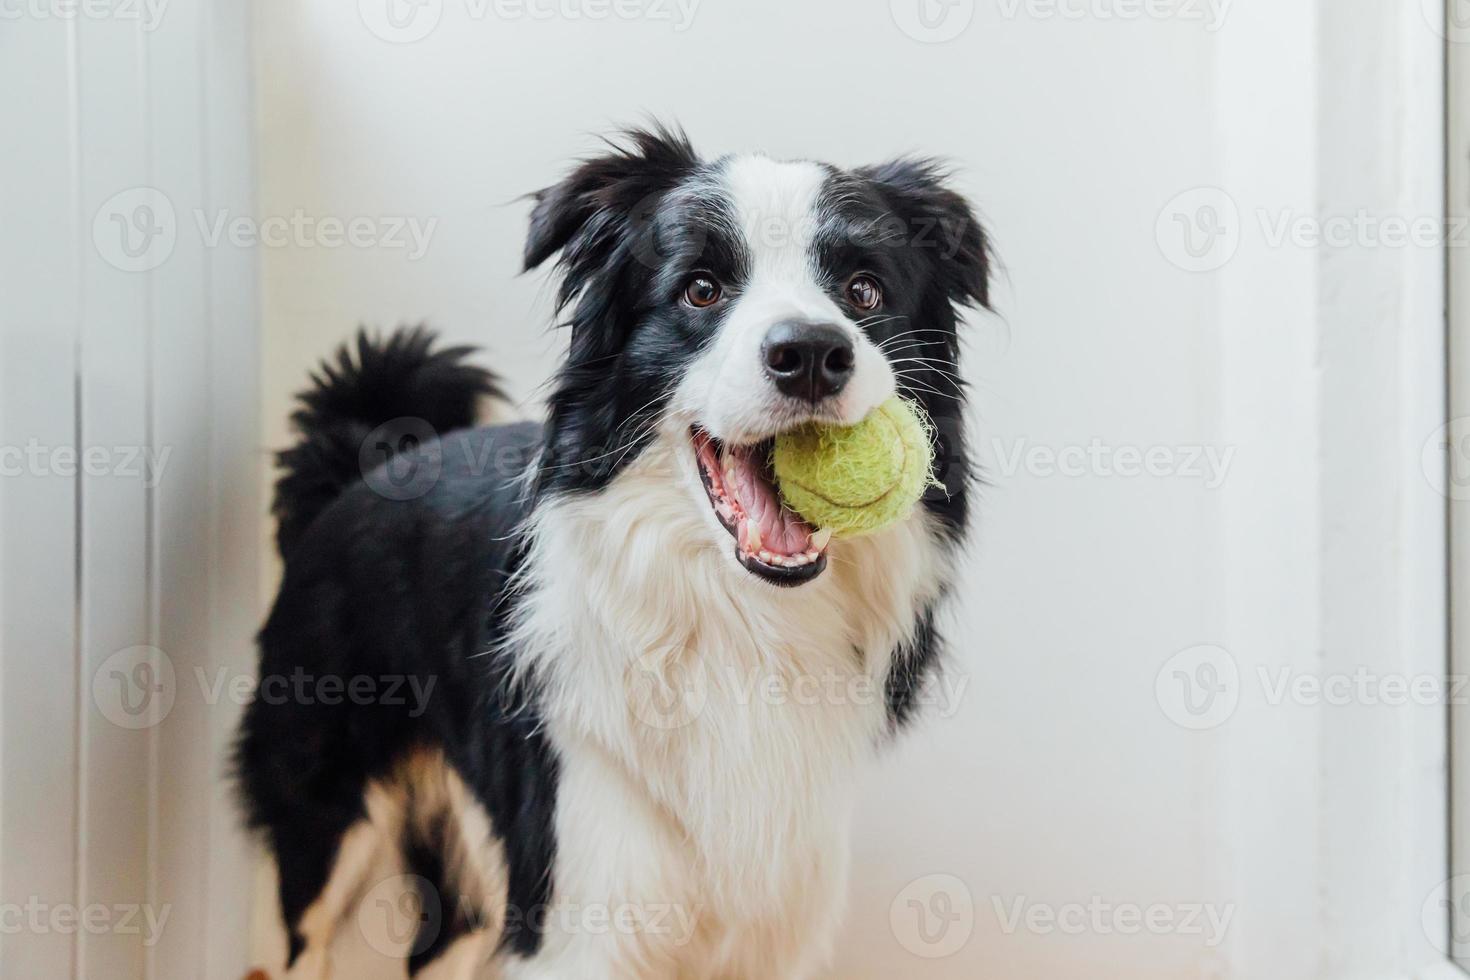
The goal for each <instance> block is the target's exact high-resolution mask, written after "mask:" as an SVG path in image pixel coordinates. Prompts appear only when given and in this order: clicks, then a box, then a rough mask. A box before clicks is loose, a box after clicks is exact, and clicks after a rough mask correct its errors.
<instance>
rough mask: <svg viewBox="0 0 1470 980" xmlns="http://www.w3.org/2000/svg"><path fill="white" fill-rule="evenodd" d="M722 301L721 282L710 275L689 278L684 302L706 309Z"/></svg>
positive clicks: (685, 288)
mask: <svg viewBox="0 0 1470 980" xmlns="http://www.w3.org/2000/svg"><path fill="white" fill-rule="evenodd" d="M719 301H720V284H719V283H717V282H715V281H714V279H712V278H710V277H709V276H705V275H699V276H695V277H694V278H693V279H690V280H689V283H688V285H686V286H685V287H684V302H686V303H688V304H689V305H690V306H694V307H698V308H699V309H704V308H705V307H706V306H714V305H715V304H716V303H718V302H719Z"/></svg>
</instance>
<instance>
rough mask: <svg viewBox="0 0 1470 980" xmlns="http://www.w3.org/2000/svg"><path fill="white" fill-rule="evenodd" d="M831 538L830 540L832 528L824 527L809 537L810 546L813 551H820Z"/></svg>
mask: <svg viewBox="0 0 1470 980" xmlns="http://www.w3.org/2000/svg"><path fill="white" fill-rule="evenodd" d="M831 540H832V529H831V528H830V527H824V528H822V529H821V530H820V531H816V532H814V533H813V534H812V538H811V542H810V544H811V546H812V550H813V551H817V552H821V551H822V550H823V549H824V548H826V547H827V545H828V543H830V542H831Z"/></svg>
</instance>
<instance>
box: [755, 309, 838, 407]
mask: <svg viewBox="0 0 1470 980" xmlns="http://www.w3.org/2000/svg"><path fill="white" fill-rule="evenodd" d="M761 360H762V362H763V363H764V364H765V368H766V374H767V375H768V376H769V377H770V379H771V380H772V381H773V382H775V385H776V389H777V390H778V391H780V392H781V393H782V394H783V395H790V396H791V397H792V398H803V399H805V400H807V401H809V402H819V401H821V400H822V399H823V398H830V397H831V396H833V395H835V394H837V393H838V392H840V391H841V390H842V389H843V388H844V387H845V386H846V385H847V379H848V378H851V377H852V368H853V351H852V341H851V340H850V339H848V334H847V332H846V331H845V330H843V329H842V328H841V327H839V326H837V325H836V324H832V323H808V322H806V321H802V320H786V321H784V322H782V323H778V324H776V325H775V326H774V327H772V328H771V332H770V333H768V334H766V342H765V344H764V345H762V347H761Z"/></svg>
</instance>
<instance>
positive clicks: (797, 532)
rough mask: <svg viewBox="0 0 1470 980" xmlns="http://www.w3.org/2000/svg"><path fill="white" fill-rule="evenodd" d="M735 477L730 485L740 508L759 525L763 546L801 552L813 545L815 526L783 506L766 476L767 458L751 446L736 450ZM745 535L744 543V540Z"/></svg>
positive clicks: (774, 551)
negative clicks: (752, 449) (812, 526)
mask: <svg viewBox="0 0 1470 980" xmlns="http://www.w3.org/2000/svg"><path fill="white" fill-rule="evenodd" d="M732 461H733V462H734V464H735V465H734V474H733V479H731V480H730V481H729V484H730V486H729V489H730V491H731V492H732V493H733V495H734V497H735V499H736V500H737V501H738V502H739V503H740V509H741V510H743V511H745V514H746V516H747V517H748V518H749V519H750V520H752V521H754V522H755V525H756V527H757V528H759V529H760V536H761V541H760V547H761V548H764V549H765V550H766V551H769V552H771V553H772V554H778V555H799V554H801V553H802V552H804V551H806V550H807V548H808V547H809V546H810V545H809V542H810V541H811V536H812V529H811V526H810V525H808V524H807V523H806V522H805V521H803V520H802V519H801V518H800V517H797V516H796V515H795V514H793V513H792V512H791V511H789V510H787V509H786V508H785V507H783V506H781V498H780V497H779V496H778V495H777V493H776V488H775V487H774V486H773V485H772V484H771V482H770V481H769V480H767V479H766V477H765V473H764V470H765V466H764V460H762V459H760V458H759V457H758V456H757V455H756V454H754V453H752V452H750V451H748V450H743V449H742V450H734V451H733V453H732ZM744 543H745V541H744V538H743V537H742V539H741V544H744Z"/></svg>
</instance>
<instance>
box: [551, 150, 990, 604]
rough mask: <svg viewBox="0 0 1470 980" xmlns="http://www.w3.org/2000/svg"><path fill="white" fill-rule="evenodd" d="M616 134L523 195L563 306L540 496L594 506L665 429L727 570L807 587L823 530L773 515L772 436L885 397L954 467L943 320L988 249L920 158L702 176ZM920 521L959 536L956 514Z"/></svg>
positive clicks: (724, 168)
mask: <svg viewBox="0 0 1470 980" xmlns="http://www.w3.org/2000/svg"><path fill="white" fill-rule="evenodd" d="M629 139H630V143H631V145H630V146H629V148H627V149H625V150H616V151H614V152H612V153H609V154H608V155H606V156H604V157H600V158H597V159H594V160H590V161H588V162H587V163H585V164H583V165H582V166H581V167H580V168H579V169H578V170H577V171H575V172H574V173H573V174H572V175H571V176H570V177H568V178H567V179H566V180H565V181H564V182H562V183H561V184H559V185H556V186H554V187H551V188H548V189H547V190H545V191H543V192H541V193H540V194H538V195H537V204H536V207H535V210H534V212H533V215H532V219H531V232H530V238H529V241H528V243H527V249H526V264H527V267H528V268H530V267H534V266H536V265H539V264H540V263H541V262H543V261H545V260H546V259H547V258H548V257H550V256H551V255H552V254H554V253H556V252H558V251H559V252H560V253H561V263H560V264H561V267H562V270H563V276H564V278H563V281H562V286H561V292H560V297H559V298H560V302H561V304H562V305H563V306H567V305H571V306H572V307H573V313H572V317H571V327H572V340H571V349H570V352H569V355H568V359H567V363H566V364H565V366H564V367H563V369H562V371H561V373H560V375H559V376H558V379H557V384H556V388H555V391H554V393H553V396H552V399H551V406H550V408H551V412H550V423H549V424H550V436H549V439H548V447H547V448H548V451H547V453H546V456H545V458H543V460H542V466H541V488H542V489H543V490H549V491H568V492H575V491H595V490H597V489H599V488H600V487H601V486H603V485H605V484H606V482H607V481H608V480H610V479H611V478H612V477H613V476H615V475H616V473H617V472H618V471H619V470H620V469H621V468H622V467H624V466H626V465H627V464H628V463H629V462H630V461H631V460H632V459H633V458H634V457H636V455H637V454H638V453H639V452H640V451H641V450H642V449H643V448H644V447H645V446H646V445H647V444H648V443H649V442H651V441H652V440H653V439H654V438H657V437H659V436H661V435H668V434H670V433H673V434H676V435H675V437H676V438H678V439H679V440H681V441H682V442H683V443H684V444H685V445H686V446H687V455H688V457H689V465H690V467H691V470H692V471H693V472H696V473H697V474H698V476H699V481H698V483H697V484H693V483H691V485H692V486H698V487H702V490H699V491H696V493H697V494H698V497H697V498H695V496H694V494H691V498H692V499H691V503H692V504H693V505H694V506H698V507H701V508H707V509H708V510H709V512H710V513H711V514H712V516H713V517H714V522H712V524H711V527H712V530H714V533H728V534H729V535H730V536H732V537H733V538H734V549H733V550H734V556H735V560H736V561H738V562H739V563H740V564H741V565H742V566H743V567H745V568H746V569H747V570H749V571H750V572H751V573H752V574H754V575H756V576H758V577H760V578H762V579H764V580H766V581H769V582H772V583H775V584H778V585H799V584H801V583H804V582H807V581H810V580H812V579H814V578H816V577H817V576H819V575H820V574H821V573H822V571H823V570H824V568H825V567H826V549H827V546H828V543H829V541H828V539H829V537H830V535H828V534H826V533H824V532H819V531H817V530H815V529H813V528H812V527H810V526H808V525H807V524H806V523H805V522H803V521H802V520H801V519H800V518H799V517H797V516H796V515H795V514H794V513H792V512H791V511H790V510H788V509H787V508H785V507H784V506H782V504H781V501H780V497H779V494H778V493H777V491H776V488H775V485H774V481H773V480H772V477H771V474H770V471H769V462H768V460H769V455H770V454H769V446H770V441H771V440H772V439H773V438H774V437H775V436H776V435H777V434H779V433H780V432H782V431H784V430H786V429H789V428H791V427H793V426H796V425H799V424H801V423H804V422H809V421H813V420H820V421H824V422H833V423H841V424H852V423H855V422H857V421H859V420H861V419H862V418H864V417H865V416H866V415H867V414H868V413H869V412H870V411H871V410H872V409H873V408H875V407H876V406H877V405H879V404H880V403H881V402H883V401H884V400H886V399H887V398H888V397H890V396H891V395H893V394H894V393H895V392H897V393H899V394H902V395H904V396H905V397H908V398H912V399H913V400H915V401H918V402H920V403H921V404H922V405H923V406H924V408H925V409H926V410H927V411H928V412H929V414H930V416H931V417H932V418H934V419H936V420H940V421H941V423H942V424H941V430H942V432H943V434H944V435H945V436H946V437H947V438H946V443H947V445H946V447H945V449H946V454H947V457H948V459H947V461H946V462H947V464H948V465H952V466H956V467H958V468H959V469H961V470H962V469H963V465H964V464H963V459H962V458H958V457H959V454H960V453H962V451H963V448H962V444H961V440H960V439H959V438H958V436H959V430H958V421H959V413H960V407H961V404H962V389H961V387H960V384H959V380H958V371H957V367H956V362H957V336H956V307H957V306H959V305H963V304H967V303H979V304H984V303H985V302H986V299H987V295H986V292H987V279H988V268H987V249H986V240H985V236H984V233H983V231H982V230H981V228H980V226H979V224H978V223H977V222H976V220H975V218H974V215H973V214H972V213H971V211H970V209H969V207H968V206H967V205H966V204H965V203H964V201H963V200H962V199H961V198H960V197H958V196H957V195H955V194H954V193H953V192H951V191H949V190H948V189H946V188H945V187H944V185H943V182H942V179H941V176H940V175H939V173H938V172H937V170H936V168H935V167H934V166H933V165H931V164H929V163H926V162H923V161H900V162H896V163H892V164H888V165H885V166H881V167H874V168H865V169H861V170H857V171H843V170H839V169H837V168H835V167H830V166H826V165H823V164H817V163H810V162H805V161H797V162H785V161H775V160H771V159H769V158H767V157H763V156H735V157H727V158H724V159H721V160H717V161H713V162H708V163H706V162H703V161H700V160H699V159H698V158H697V157H696V156H695V155H694V153H693V151H692V150H691V149H690V147H689V145H688V143H687V142H686V141H685V140H684V139H683V138H682V137H680V136H676V135H672V134H669V133H665V132H652V133H650V132H638V133H633V134H630V136H629ZM932 506H934V507H935V508H936V509H937V510H939V511H941V512H942V513H941V514H940V516H941V517H943V518H945V519H946V520H948V521H949V522H950V523H952V524H957V523H958V522H961V521H962V520H963V509H962V507H963V505H962V502H960V503H958V504H956V503H955V502H953V501H949V502H934V503H933V504H932ZM715 524H718V525H719V526H720V527H722V528H723V529H724V531H723V532H720V531H718V530H717V529H715V528H714V525H715Z"/></svg>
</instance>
